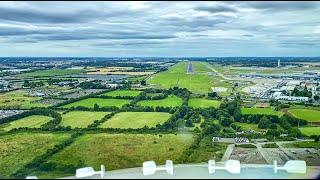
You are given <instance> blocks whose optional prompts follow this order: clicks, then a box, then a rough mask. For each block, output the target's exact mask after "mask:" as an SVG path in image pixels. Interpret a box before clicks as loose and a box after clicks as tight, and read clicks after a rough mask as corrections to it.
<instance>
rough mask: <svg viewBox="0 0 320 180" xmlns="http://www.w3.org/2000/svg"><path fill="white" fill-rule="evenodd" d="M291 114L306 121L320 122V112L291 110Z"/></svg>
mask: <svg viewBox="0 0 320 180" xmlns="http://www.w3.org/2000/svg"><path fill="white" fill-rule="evenodd" d="M289 113H290V114H292V115H293V116H294V117H296V118H300V119H305V120H307V121H309V122H320V111H317V110H312V109H290V110H289Z"/></svg>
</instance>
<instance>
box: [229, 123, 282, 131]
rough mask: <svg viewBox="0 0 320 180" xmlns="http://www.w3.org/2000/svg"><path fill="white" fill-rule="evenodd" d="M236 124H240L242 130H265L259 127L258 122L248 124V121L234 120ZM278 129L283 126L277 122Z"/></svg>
mask: <svg viewBox="0 0 320 180" xmlns="http://www.w3.org/2000/svg"><path fill="white" fill-rule="evenodd" d="M235 124H236V125H239V126H241V129H242V130H244V131H245V130H255V131H267V129H259V128H258V124H249V123H240V122H235ZM277 129H278V130H280V129H281V130H283V128H282V127H281V126H280V125H279V124H278V125H277Z"/></svg>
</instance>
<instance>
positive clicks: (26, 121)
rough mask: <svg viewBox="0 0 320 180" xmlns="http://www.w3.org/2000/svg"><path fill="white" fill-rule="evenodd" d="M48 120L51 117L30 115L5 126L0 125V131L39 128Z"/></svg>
mask: <svg viewBox="0 0 320 180" xmlns="http://www.w3.org/2000/svg"><path fill="white" fill-rule="evenodd" d="M50 120H52V117H48V116H39V115H32V116H28V117H25V118H22V119H18V120H15V121H12V122H10V123H7V124H3V125H0V129H3V130H5V131H10V130H11V129H13V128H19V127H28V128H40V126H41V125H42V124H45V123H47V122H49V121H50Z"/></svg>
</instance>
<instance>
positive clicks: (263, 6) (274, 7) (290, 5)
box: [239, 1, 318, 11]
mask: <svg viewBox="0 0 320 180" xmlns="http://www.w3.org/2000/svg"><path fill="white" fill-rule="evenodd" d="M239 4H240V5H242V6H244V7H251V8H255V9H260V10H271V11H284V10H306V9H313V8H316V7H317V6H318V4H317V3H316V2H310V1H303V2H302V1H301V2H286V1H282V2H277V1H264V2H263V1H261V2H257V1H256V2H255V1H251V2H241V3H239Z"/></svg>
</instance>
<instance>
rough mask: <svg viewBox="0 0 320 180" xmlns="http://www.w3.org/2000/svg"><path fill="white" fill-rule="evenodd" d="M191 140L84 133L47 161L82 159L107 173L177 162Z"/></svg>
mask: <svg viewBox="0 0 320 180" xmlns="http://www.w3.org/2000/svg"><path fill="white" fill-rule="evenodd" d="M192 141H193V138H192V135H191V134H177V135H174V134H163V135H162V137H160V135H159V134H158V135H154V134H106V133H99V134H86V135H83V136H80V137H79V138H77V140H76V141H75V142H74V143H73V144H71V145H70V146H68V147H66V148H65V149H64V150H63V151H61V152H59V153H57V154H54V155H53V156H52V157H51V158H50V159H49V160H48V161H49V162H55V163H57V164H63V165H74V164H77V163H78V161H79V160H82V161H84V163H85V164H86V165H87V166H92V167H93V168H94V169H96V170H98V169H99V168H100V165H101V164H104V165H105V166H106V169H107V170H114V169H123V168H132V167H141V166H142V163H143V162H144V161H148V160H154V161H155V162H156V163H157V164H165V162H166V160H167V159H170V160H172V161H173V162H175V163H179V162H177V159H178V158H179V157H180V156H181V154H182V153H183V150H184V149H186V148H188V146H190V145H191V143H192Z"/></svg>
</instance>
